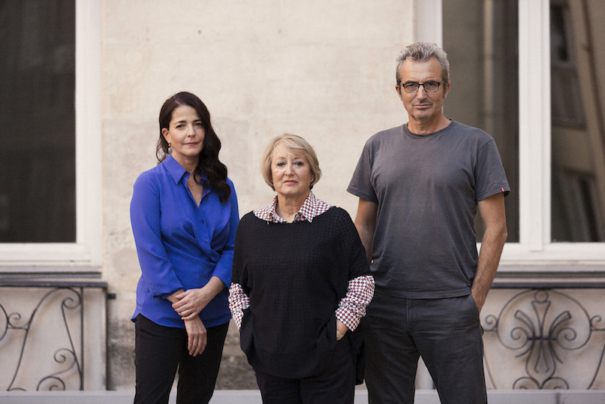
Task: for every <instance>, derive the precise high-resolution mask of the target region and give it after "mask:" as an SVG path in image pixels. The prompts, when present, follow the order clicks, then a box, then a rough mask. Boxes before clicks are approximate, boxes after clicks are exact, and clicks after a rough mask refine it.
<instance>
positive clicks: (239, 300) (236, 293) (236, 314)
mask: <svg viewBox="0 0 605 404" xmlns="http://www.w3.org/2000/svg"><path fill="white" fill-rule="evenodd" d="M248 307H250V298H249V297H248V296H246V293H244V289H243V288H242V286H241V285H240V284H239V283H232V284H231V288H229V309H230V310H231V315H232V316H233V321H235V325H237V329H238V330H241V328H242V318H243V317H244V310H245V309H247V308H248Z"/></svg>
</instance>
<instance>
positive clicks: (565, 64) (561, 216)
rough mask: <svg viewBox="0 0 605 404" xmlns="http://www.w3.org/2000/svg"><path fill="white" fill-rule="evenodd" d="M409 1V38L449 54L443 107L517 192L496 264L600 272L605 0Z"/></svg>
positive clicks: (604, 194) (604, 252)
mask: <svg viewBox="0 0 605 404" xmlns="http://www.w3.org/2000/svg"><path fill="white" fill-rule="evenodd" d="M414 5H415V10H416V14H417V15H416V21H418V26H417V27H416V28H415V33H416V38H417V39H418V40H428V41H433V42H437V43H438V44H442V45H443V46H444V49H445V50H446V52H447V53H448V56H449V58H450V63H451V71H452V90H451V92H450V95H449V96H448V100H447V101H446V103H445V105H444V109H445V113H446V116H448V117H449V118H453V119H456V120H460V121H461V122H463V123H468V124H470V125H473V126H477V127H481V128H483V129H484V130H486V131H487V132H488V133H490V134H491V135H492V136H493V137H494V138H495V140H496V143H497V144H498V148H499V150H500V154H501V156H502V160H503V164H504V167H505V169H506V171H507V175H508V178H509V182H510V183H511V188H512V189H513V192H512V193H511V195H509V197H507V201H506V209H507V219H508V228H509V239H508V242H507V245H506V247H505V249H504V253H503V257H502V262H501V269H500V272H501V273H506V272H509V273H516V272H526V271H537V272H542V271H548V272H549V273H557V272H561V273H565V272H566V273H568V272H582V271H589V272H593V271H602V270H603V269H602V266H603V265H604V264H605V246H604V245H603V242H604V241H605V222H604V221H605V123H604V122H605V99H604V97H605V78H604V77H605V74H604V73H605V67H604V66H605V65H604V64H603V60H605V35H603V32H602V24H601V23H600V22H601V21H602V20H603V19H604V18H605V3H603V2H598V1H592V0H577V1H576V0H574V1H571V0H535V1H533V0H532V1H529V0H519V1H506V2H500V1H495V0H480V1H476V0H448V1H442V0H426V1H421V0H416V1H415V2H414ZM435 14H438V16H436V15H435ZM477 227H478V233H480V230H481V229H480V223H478V226H477Z"/></svg>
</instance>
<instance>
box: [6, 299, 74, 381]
mask: <svg viewBox="0 0 605 404" xmlns="http://www.w3.org/2000/svg"><path fill="white" fill-rule="evenodd" d="M82 296H83V288H81V287H80V288H72V287H57V288H53V289H51V290H50V291H48V292H47V293H45V294H44V295H43V297H42V298H41V299H40V301H39V302H38V303H37V305H36V307H35V308H34V310H33V311H32V313H31V315H30V316H29V318H24V316H22V314H21V313H18V312H13V313H10V314H9V313H7V311H6V310H5V308H4V307H3V306H2V304H0V342H1V341H3V340H4V339H5V338H8V336H9V335H10V336H13V335H14V336H17V335H19V334H22V337H21V338H22V339H21V341H20V344H19V345H20V352H19V355H18V359H17V364H16V367H15V371H14V374H13V376H12V379H11V381H10V383H9V385H8V388H7V391H26V388H25V387H23V386H22V385H21V383H19V380H20V378H19V375H20V371H22V369H23V364H24V358H25V357H26V352H27V349H28V347H29V345H31V343H30V339H31V338H30V337H31V335H32V332H34V331H36V332H40V330H38V329H36V323H37V322H39V321H40V312H41V311H42V309H44V310H48V309H49V306H51V307H50V309H51V310H52V305H55V304H57V301H58V306H59V309H60V315H61V318H62V321H63V324H62V326H63V327H64V332H63V333H62V334H63V335H64V340H65V341H64V342H63V343H62V345H64V346H63V347H61V348H58V349H57V350H55V352H54V353H53V354H52V360H54V362H55V364H56V366H55V367H56V368H58V370H56V371H53V372H52V373H50V374H46V375H44V376H41V377H40V378H39V380H38V381H37V382H35V386H36V387H35V389H36V390H37V391H64V390H67V382H66V378H73V376H74V372H75V376H76V379H77V382H76V383H77V384H79V386H78V388H79V390H83V387H84V386H83V380H84V374H83V346H84V341H83V324H84V318H83V316H84V309H83V301H82ZM71 313H73V314H72V315H71V317H73V316H74V315H75V316H76V317H77V319H78V322H79V326H80V327H79V328H80V330H79V331H80V341H79V342H80V344H79V345H80V346H79V349H76V342H75V341H74V336H73V330H72V329H71V328H72V327H71V326H70V322H71V321H70V320H69V319H68V317H69V315H70V314H71ZM38 356H39V355H36V357H38ZM21 379H22V380H24V381H25V378H23V377H22V378H21ZM28 384H29V382H28Z"/></svg>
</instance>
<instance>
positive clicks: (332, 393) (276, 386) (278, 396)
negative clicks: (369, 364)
mask: <svg viewBox="0 0 605 404" xmlns="http://www.w3.org/2000/svg"><path fill="white" fill-rule="evenodd" d="M255 373H256V381H257V383H258V387H259V389H260V391H261V396H262V397H263V404H353V402H354V400H355V364H354V363H353V354H352V352H351V342H350V340H349V338H347V337H346V336H345V337H344V338H343V339H341V340H340V341H338V342H337V343H336V352H334V355H333V359H332V361H331V362H330V363H329V364H328V365H327V366H326V368H324V369H323V370H322V371H321V372H320V373H318V374H317V375H313V376H310V377H306V378H303V379H288V378H283V377H278V376H273V375H270V374H267V373H263V372H259V371H255Z"/></svg>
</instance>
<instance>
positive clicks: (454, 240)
mask: <svg viewBox="0 0 605 404" xmlns="http://www.w3.org/2000/svg"><path fill="white" fill-rule="evenodd" d="M397 62H398V65H397V71H396V78H397V84H396V86H395V89H396V91H397V94H398V96H399V98H400V99H401V101H402V102H403V106H404V108H405V109H406V111H407V113H408V123H407V124H404V125H403V126H399V127H396V128H392V129H388V130H385V131H382V132H379V133H377V134H376V135H374V136H372V137H371V138H370V139H369V140H368V141H367V143H366V145H365V147H364V150H363V152H362V155H361V158H360V160H359V163H358V165H357V168H356V170H355V173H354V174H353V178H352V180H351V183H350V184H349V187H348V191H349V192H350V193H352V194H353V195H355V196H358V197H359V206H358V210H357V217H356V219H355V225H356V226H357V230H358V231H359V234H360V236H361V240H362V242H363V244H364V246H365V248H366V252H367V255H368V260H369V261H370V263H371V269H372V273H373V275H374V279H375V282H376V291H375V294H374V300H373V301H372V303H371V304H370V305H369V306H368V308H367V315H366V320H365V325H364V330H365V336H366V346H367V351H366V358H367V359H366V361H367V367H366V384H367V387H368V391H369V398H370V403H372V404H383V403H397V404H400V403H413V402H414V392H415V388H414V385H415V378H416V369H417V364H418V359H419V357H422V359H423V360H424V362H425V364H426V366H427V368H428V369H429V372H430V374H431V376H432V378H433V381H434V383H435V387H436V389H437V392H438V393H439V397H440V399H441V403H460V404H462V403H463V404H474V403H477V404H478V403H486V402H487V392H486V386H485V377H484V371H483V344H482V330H481V326H480V321H479V313H480V311H481V308H482V307H483V304H484V302H485V298H486V296H487V292H488V290H489V288H490V286H491V283H492V281H493V279H494V275H495V273H496V270H497V268H498V263H499V261H500V255H501V253H502V248H503V246H504V242H505V240H506V236H507V233H506V221H505V215H504V196H505V195H506V194H508V192H509V191H510V188H509V186H508V182H507V180H506V175H505V173H504V169H503V167H502V163H501V161H500V156H499V154H498V150H497V148H496V145H495V143H494V140H493V139H492V138H491V137H490V136H489V135H488V134H487V133H485V132H483V131H482V130H480V129H477V128H472V127H470V126H466V125H463V124H461V123H459V122H456V121H454V120H450V119H448V118H446V117H445V115H444V114H443V111H442V107H443V102H444V101H445V99H446V97H447V94H448V92H449V90H450V86H451V84H450V78H449V63H448V61H447V55H446V54H445V52H444V51H443V50H442V49H441V48H439V47H437V46H436V45H434V44H428V43H422V42H419V43H415V44H413V45H410V46H408V47H407V48H406V49H405V50H404V51H403V52H402V53H401V55H400V56H399V57H398V59H397ZM477 211H479V214H480V216H481V218H482V219H483V222H484V224H485V233H484V236H483V239H482V240H481V241H482V244H481V251H480V253H477V245H476V242H477V237H476V234H475V230H474V219H475V215H476V213H477Z"/></svg>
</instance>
